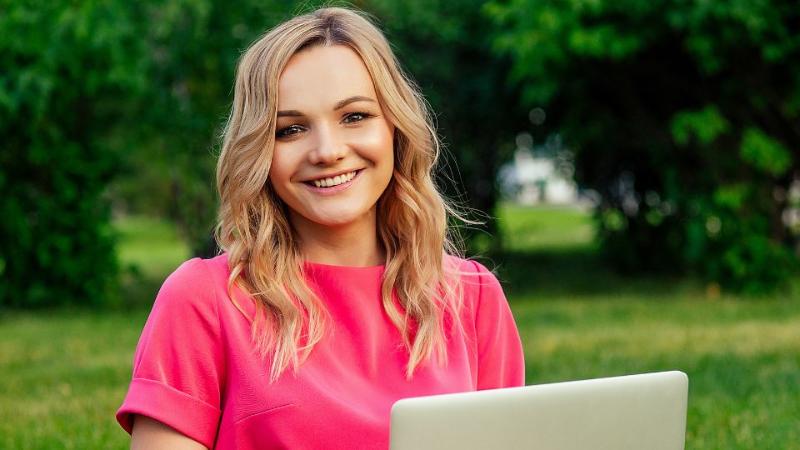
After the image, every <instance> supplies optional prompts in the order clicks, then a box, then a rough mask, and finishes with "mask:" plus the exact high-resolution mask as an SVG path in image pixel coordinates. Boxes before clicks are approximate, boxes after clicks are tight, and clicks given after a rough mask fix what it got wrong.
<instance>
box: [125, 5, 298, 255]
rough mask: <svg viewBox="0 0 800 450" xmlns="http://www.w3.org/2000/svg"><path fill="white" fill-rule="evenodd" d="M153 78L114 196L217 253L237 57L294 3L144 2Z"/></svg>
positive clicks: (140, 99) (203, 250)
mask: <svg viewBox="0 0 800 450" xmlns="http://www.w3.org/2000/svg"><path fill="white" fill-rule="evenodd" d="M138 4H139V8H141V10H142V15H143V17H144V18H145V19H144V21H143V22H142V23H141V24H139V26H140V36H139V39H140V40H141V43H142V45H143V46H144V47H145V48H146V55H147V56H146V57H145V58H143V59H142V61H141V64H142V71H143V74H144V75H145V76H146V77H147V80H148V83H147V85H146V87H145V89H144V90H143V91H142V92H141V93H140V94H139V95H137V96H135V97H134V98H133V100H134V102H135V103H134V105H133V110H134V114H136V116H137V117H138V122H137V126H136V128H135V129H134V130H131V132H130V133H127V134H126V135H125V136H123V137H121V139H123V140H124V141H125V144H126V146H127V148H128V150H129V151H127V152H126V153H125V154H124V159H123V167H124V170H123V173H122V174H121V176H120V177H118V178H117V179H115V180H114V183H113V185H112V194H113V197H114V199H115V202H116V206H117V207H119V209H121V210H124V211H128V212H131V213H137V214H143V213H144V214H149V215H152V216H158V217H165V218H168V219H170V220H171V221H173V222H174V223H175V224H176V225H177V226H178V229H179V231H180V234H181V236H182V238H183V239H184V240H185V241H186V242H187V243H188V244H189V246H190V248H191V251H192V253H193V254H195V255H197V254H205V255H209V254H213V253H214V251H215V247H214V245H213V242H212V240H211V231H212V228H213V226H214V221H215V219H216V208H217V204H216V190H215V187H214V179H215V178H214V167H215V163H216V155H215V153H216V151H217V150H218V144H219V135H220V133H221V131H222V127H223V125H224V120H225V118H226V114H227V112H228V110H229V108H230V103H231V101H232V97H231V96H232V92H233V89H232V86H233V78H234V73H235V70H236V62H237V59H238V57H239V55H240V54H241V52H242V51H244V49H245V48H246V47H247V46H248V45H249V44H250V43H251V42H252V41H253V40H255V39H256V38H257V37H258V36H259V35H260V34H261V33H263V32H264V31H265V30H266V29H268V28H270V27H272V26H273V25H275V24H276V23H277V22H279V21H281V20H283V19H285V18H287V17H289V16H290V14H291V12H292V11H293V9H294V8H295V5H293V4H292V3H291V2H279V1H255V0H249V1H241V2H237V3H236V7H235V8H233V7H231V5H230V2H224V1H219V0H163V1H147V2H140V3H138Z"/></svg>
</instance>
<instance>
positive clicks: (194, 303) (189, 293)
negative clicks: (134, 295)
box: [153, 255, 227, 314]
mask: <svg viewBox="0 0 800 450" xmlns="http://www.w3.org/2000/svg"><path fill="white" fill-rule="evenodd" d="M226 273H227V256H226V255H220V256H217V257H214V258H209V259H202V258H192V259H189V260H187V261H184V262H183V263H182V264H181V265H180V266H178V268H177V269H175V270H174V271H173V272H172V273H171V274H170V275H169V276H168V277H167V278H166V280H164V283H163V284H162V285H161V289H160V290H159V291H158V296H157V297H156V301H155V304H154V305H153V308H154V309H167V310H170V311H173V312H177V311H178V310H183V311H185V310H187V309H188V310H191V311H194V312H201V311H209V310H213V311H216V309H217V305H216V302H217V291H218V290H219V288H220V287H224V286H225V280H226V279H227V277H226V276H225V274H226ZM214 314H216V313H214Z"/></svg>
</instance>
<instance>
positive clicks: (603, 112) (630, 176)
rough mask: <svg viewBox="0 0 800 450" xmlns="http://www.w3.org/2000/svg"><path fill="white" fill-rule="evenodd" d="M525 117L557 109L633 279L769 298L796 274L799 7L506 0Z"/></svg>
mask: <svg viewBox="0 0 800 450" xmlns="http://www.w3.org/2000/svg"><path fill="white" fill-rule="evenodd" d="M486 11H487V12H488V13H489V15H490V16H491V17H492V18H493V19H494V20H495V23H496V25H497V27H498V30H499V31H498V35H497V38H496V41H495V43H496V48H497V50H498V51H499V52H501V53H503V54H509V55H510V56H511V57H512V58H514V60H515V65H514V68H513V71H512V73H513V74H514V76H515V80H516V81H518V82H521V83H522V84H524V86H525V94H524V96H523V99H522V100H523V103H524V104H525V105H527V106H528V107H534V106H546V107H547V112H548V122H547V127H546V129H541V130H538V132H539V133H540V134H547V133H556V132H558V133H563V135H564V137H565V139H566V141H567V142H568V143H569V145H570V146H571V147H572V148H573V150H575V152H576V177H577V179H578V182H579V183H580V184H582V185H583V186H584V187H587V188H592V189H595V190H597V191H598V192H599V193H600V195H601V198H602V201H601V204H600V205H599V207H598V210H597V212H596V215H595V217H596V223H597V226H598V228H599V233H598V236H599V238H600V243H601V247H602V249H603V251H604V254H605V255H606V257H607V258H608V260H609V261H611V262H613V263H614V264H615V265H616V266H617V267H620V268H622V269H625V270H630V271H635V270H636V271H638V270H643V269H645V270H646V269H650V270H657V271H679V272H681V271H692V272H696V273H699V274H702V275H703V276H705V277H707V279H708V280H710V281H714V282H718V283H720V284H722V285H723V286H726V287H729V288H732V289H736V290H740V291H745V292H750V293H759V292H764V291H769V290H773V289H775V288H777V287H779V286H781V285H782V284H784V282H786V281H787V279H788V277H789V276H790V274H792V273H793V271H794V270H795V269H796V267H797V258H796V256H795V254H794V252H793V250H792V248H793V246H794V245H795V244H796V241H797V236H796V235H794V234H792V232H791V230H790V229H789V228H788V227H787V226H786V225H785V224H784V221H783V218H782V216H783V213H784V212H785V211H787V209H788V208H789V207H791V206H792V205H790V196H789V195H788V193H789V192H790V191H791V187H792V184H793V182H794V181H795V179H796V174H798V173H799V172H798V168H800V167H798V158H797V151H798V150H800V131H798V130H799V129H798V126H797V124H798V123H800V36H799V35H798V34H797V32H796V26H795V25H796V23H797V21H798V19H800V7H799V6H798V5H797V3H796V2H794V1H789V0H770V1H764V2H746V1H734V2H674V1H655V2H653V1H646V0H622V1H616V0H615V1H610V0H600V1H594V2H583V1H564V2H549V1H545V0H522V1H518V2H513V3H511V4H505V3H504V2H500V1H497V2H492V3H491V4H490V5H489V6H487V8H486Z"/></svg>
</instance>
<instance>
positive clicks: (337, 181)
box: [303, 169, 363, 194]
mask: <svg viewBox="0 0 800 450" xmlns="http://www.w3.org/2000/svg"><path fill="white" fill-rule="evenodd" d="M362 171H363V169H358V170H354V171H352V172H347V173H342V174H339V175H336V176H334V177H326V178H318V179H316V180H309V181H305V182H303V184H305V185H306V187H308V188H309V189H310V190H311V191H313V192H316V193H318V194H336V193H338V192H341V191H343V190H345V189H347V188H348V187H350V186H351V185H352V184H353V182H354V181H355V180H356V179H357V178H358V176H359V175H360V174H361V172H362Z"/></svg>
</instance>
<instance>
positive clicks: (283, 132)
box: [275, 125, 303, 139]
mask: <svg viewBox="0 0 800 450" xmlns="http://www.w3.org/2000/svg"><path fill="white" fill-rule="evenodd" d="M302 131H303V127H301V126H300V125H289V126H288V127H286V128H281V129H280V130H278V131H276V132H275V137H276V138H279V139H280V138H287V137H290V136H293V135H295V134H297V133H301V132H302Z"/></svg>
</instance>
